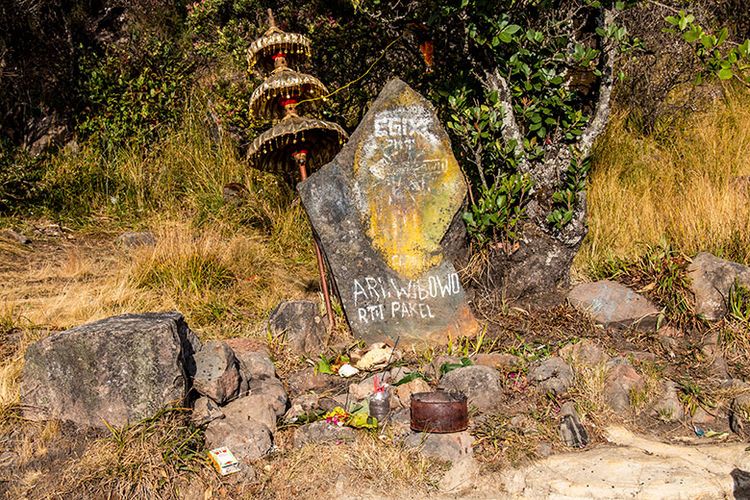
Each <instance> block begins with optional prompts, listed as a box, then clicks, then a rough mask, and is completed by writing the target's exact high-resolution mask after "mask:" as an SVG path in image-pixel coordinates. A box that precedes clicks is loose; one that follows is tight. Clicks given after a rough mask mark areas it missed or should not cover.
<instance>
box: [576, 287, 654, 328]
mask: <svg viewBox="0 0 750 500" xmlns="http://www.w3.org/2000/svg"><path fill="white" fill-rule="evenodd" d="M568 301H569V302H570V304H571V305H572V306H573V307H575V308H576V309H578V310H579V311H581V312H584V313H587V314H590V315H591V316H592V317H593V318H594V320H595V321H596V322H597V323H601V324H602V325H604V326H607V327H610V326H612V327H623V328H630V327H636V328H640V329H644V330H650V329H654V328H655V327H656V321H657V318H658V317H659V313H660V311H659V309H658V308H657V307H656V306H655V305H654V304H653V302H651V301H650V300H648V299H647V298H646V297H644V296H642V295H640V294H638V293H636V292H634V291H633V290H631V289H630V288H628V287H626V286H625V285H621V284H620V283H617V282H614V281H609V280H604V281H596V282H593V283H581V284H579V285H576V286H574V287H573V289H572V290H571V291H570V293H568Z"/></svg>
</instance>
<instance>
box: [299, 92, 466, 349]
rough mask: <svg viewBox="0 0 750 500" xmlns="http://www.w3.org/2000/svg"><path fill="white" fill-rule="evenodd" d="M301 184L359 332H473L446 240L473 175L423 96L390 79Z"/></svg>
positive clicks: (428, 338) (420, 340) (417, 335)
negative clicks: (466, 172)
mask: <svg viewBox="0 0 750 500" xmlns="http://www.w3.org/2000/svg"><path fill="white" fill-rule="evenodd" d="M297 187H298V190H299V193H300V197H301V199H302V203H303V205H304V207H305V210H306V211H307V214H308V216H309V218H310V221H311V223H312V225H313V227H314V228H315V231H316V233H317V234H318V235H319V236H320V240H321V243H322V247H323V250H324V252H325V254H326V257H327V260H328V262H329V264H330V268H331V273H332V275H333V279H334V281H335V282H336V288H337V290H338V292H339V295H340V298H341V303H342V305H343V309H344V313H345V314H346V317H347V320H348V322H349V325H350V326H351V329H352V332H353V333H354V335H355V336H356V337H359V338H363V339H364V340H366V341H367V342H368V343H372V342H376V341H383V340H385V339H386V338H388V337H391V338H394V339H395V338H396V337H400V338H401V342H402V345H403V344H429V343H442V342H445V341H447V340H448V338H449V337H452V338H457V337H460V336H463V335H474V334H475V333H476V331H477V330H478V326H479V325H478V324H477V322H476V320H475V318H474V316H473V314H472V312H471V310H470V309H469V306H468V303H467V301H466V296H465V293H464V289H463V287H462V285H461V282H460V280H459V276H458V273H457V272H456V269H455V267H454V265H453V263H452V262H451V261H450V259H449V258H448V257H447V256H446V255H447V254H449V253H450V252H449V251H448V249H447V248H445V247H444V246H443V242H444V236H445V235H446V233H448V232H449V229H450V228H451V226H452V224H453V223H454V221H455V222H456V223H457V224H460V223H461V221H460V213H459V212H460V209H461V207H462V205H463V203H464V198H465V196H466V193H467V186H466V181H465V180H464V177H463V174H462V173H461V169H460V167H459V165H458V162H457V161H456V159H455V157H454V156H453V152H452V150H451V146H450V140H449V138H448V135H447V134H446V132H445V130H444V129H443V127H442V125H441V124H440V122H439V120H438V118H437V116H436V114H435V111H434V109H433V107H432V105H431V104H430V103H429V102H428V101H427V100H426V99H424V98H423V97H422V96H420V95H419V94H418V93H416V92H415V91H414V90H412V89H411V88H410V87H409V86H408V85H407V84H405V83H404V82H402V81H401V80H398V79H394V80H391V81H390V82H388V84H387V85H386V86H385V87H384V88H383V90H382V91H381V93H380V95H379V96H378V98H377V99H376V100H375V102H374V103H373V104H372V106H370V109H369V111H368V112H367V115H366V116H365V117H364V119H363V120H362V122H361V123H360V125H359V127H358V128H357V130H356V131H355V132H354V133H353V134H352V136H351V138H350V140H349V142H348V143H347V144H346V145H345V146H344V148H343V149H342V150H341V152H340V153H339V154H338V155H337V156H336V158H334V160H333V161H332V162H331V163H329V164H328V165H326V166H324V167H323V168H321V169H320V170H318V171H317V172H316V173H314V174H312V175H311V176H310V177H309V178H308V179H307V180H306V181H303V182H301V183H300V184H298V186H297Z"/></svg>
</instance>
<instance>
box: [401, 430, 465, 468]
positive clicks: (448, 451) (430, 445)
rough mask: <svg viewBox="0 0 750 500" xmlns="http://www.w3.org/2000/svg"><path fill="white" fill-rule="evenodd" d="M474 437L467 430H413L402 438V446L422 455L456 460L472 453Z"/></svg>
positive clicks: (450, 460) (448, 460)
mask: <svg viewBox="0 0 750 500" xmlns="http://www.w3.org/2000/svg"><path fill="white" fill-rule="evenodd" d="M473 443H474V438H472V437H471V434H469V433H468V432H467V431H463V432H451V433H448V434H432V433H429V432H413V433H412V434H410V435H409V436H408V437H407V438H406V439H405V440H404V446H405V447H406V448H411V449H415V450H417V451H419V453H421V454H422V455H424V456H426V457H428V458H434V459H436V460H444V461H447V462H458V461H459V460H461V459H463V458H466V457H471V456H473V454H474V450H473V449H472V444H473Z"/></svg>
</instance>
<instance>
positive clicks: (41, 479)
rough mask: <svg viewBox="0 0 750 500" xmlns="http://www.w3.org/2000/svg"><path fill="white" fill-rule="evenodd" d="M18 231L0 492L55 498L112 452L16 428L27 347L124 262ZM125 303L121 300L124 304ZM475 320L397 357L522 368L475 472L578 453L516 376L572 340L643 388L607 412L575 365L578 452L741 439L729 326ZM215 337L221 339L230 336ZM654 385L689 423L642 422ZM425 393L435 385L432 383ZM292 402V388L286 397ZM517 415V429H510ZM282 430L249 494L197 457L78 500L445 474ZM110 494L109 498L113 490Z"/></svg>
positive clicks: (536, 317) (93, 241) (427, 490)
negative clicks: (451, 340)
mask: <svg viewBox="0 0 750 500" xmlns="http://www.w3.org/2000/svg"><path fill="white" fill-rule="evenodd" d="M24 229H25V231H26V233H28V235H29V236H30V237H31V239H32V243H31V244H28V245H23V244H19V243H18V242H16V241H14V240H13V239H11V238H8V237H7V236H5V237H0V312H2V323H1V324H2V325H3V326H2V327H0V403H2V404H1V405H0V410H1V411H2V412H1V413H0V494H4V495H5V496H6V497H8V498H21V497H29V498H43V497H59V496H61V495H63V493H64V492H66V491H67V492H70V491H71V490H70V489H67V490H66V488H69V487H70V485H71V484H75V481H73V480H72V478H71V477H70V476H71V474H73V475H75V474H83V475H84V476H85V475H86V474H84V473H82V472H81V470H80V469H77V468H76V466H77V464H78V463H79V462H80V461H81V457H83V456H85V455H87V454H88V455H90V454H91V453H92V452H93V451H96V450H99V451H101V450H102V449H107V448H108V447H110V448H111V447H115V446H117V444H116V443H115V442H114V441H113V440H112V436H110V435H108V433H107V432H101V431H82V430H80V429H75V428H74V427H72V426H70V425H68V424H58V423H47V424H43V423H32V422H27V421H24V420H23V419H22V417H21V412H20V407H19V406H18V384H19V377H20V369H21V366H22V353H23V350H24V349H25V347H26V346H27V345H28V344H29V343H30V342H32V341H33V340H35V339H38V338H41V337H43V336H45V335H48V334H49V333H50V332H52V331H56V330H60V329H64V328H68V327H70V326H74V325H76V324H80V323H82V322H85V321H88V320H90V319H94V318H97V317H102V316H104V315H106V314H107V313H109V312H111V311H113V310H117V307H116V306H115V307H113V306H112V305H111V304H110V305H109V306H107V307H103V306H102V305H101V303H99V302H98V301H100V300H101V298H102V297H107V296H108V294H111V293H112V292H111V290H110V289H111V288H112V287H115V286H116V285H117V283H118V280H119V279H120V277H121V276H122V274H123V273H124V272H125V270H126V269H127V267H128V265H129V259H130V257H129V256H128V254H127V252H126V251H124V250H123V249H122V248H120V247H119V246H118V245H116V244H115V243H114V238H115V236H116V235H115V234H113V233H111V232H101V233H91V232H88V233H80V232H74V231H71V230H69V229H66V228H64V227H61V226H59V225H55V224H49V223H41V222H37V223H28V225H27V226H25V228H24ZM129 303H130V302H128V301H124V302H123V303H122V304H121V307H123V308H125V307H127V306H128V304H129ZM480 317H481V319H483V320H484V321H486V322H487V331H486V333H485V335H484V336H483V337H482V339H481V341H480V342H477V341H476V340H471V339H462V340H459V341H457V342H456V343H455V344H454V345H451V346H443V347H438V348H435V349H431V350H429V351H419V352H417V351H411V352H410V351H408V350H407V351H405V353H404V359H403V361H402V363H403V364H405V365H406V366H408V367H409V368H411V369H413V370H419V371H422V372H424V373H426V374H428V373H429V372H430V370H431V369H434V368H431V367H432V366H433V365H434V360H435V359H436V358H438V357H439V356H441V355H456V356H463V355H469V356H471V355H474V354H478V353H491V352H503V353H510V354H514V355H516V356H518V357H519V359H520V360H521V361H522V367H521V369H519V370H513V372H512V373H511V372H507V373H502V374H501V375H502V376H503V397H502V400H501V401H500V402H499V406H498V409H497V411H495V412H493V413H492V414H491V415H482V416H475V417H474V418H472V420H471V424H470V431H471V432H472V435H473V436H474V438H475V444H474V454H475V456H476V458H477V460H478V463H479V466H480V467H481V470H482V473H483V474H484V475H487V474H495V473H501V472H503V471H506V472H507V471H508V470H509V468H518V467H523V466H528V465H529V464H531V463H533V462H534V461H537V460H542V459H544V457H546V456H548V455H550V454H551V455H553V456H554V455H556V454H560V453H573V452H575V451H574V450H571V449H570V448H567V447H566V446H565V445H564V444H563V443H562V442H561V440H560V438H559V435H558V431H557V422H558V421H559V415H558V412H559V409H560V406H561V405H562V403H563V402H564V400H563V399H556V398H554V397H550V396H549V395H546V394H541V393H540V392H539V391H537V390H536V389H535V388H534V387H532V385H531V384H530V383H529V382H528V381H527V380H526V378H525V369H526V368H527V367H528V365H529V364H531V363H533V362H534V361H536V360H538V359H544V358H545V357H547V356H549V355H554V354H556V353H557V352H558V350H559V349H560V348H561V347H563V346H565V345H567V344H570V343H572V342H577V341H579V340H580V339H593V340H594V341H595V342H596V343H597V344H598V345H600V346H601V347H603V348H604V349H605V351H606V352H607V353H608V354H609V355H610V356H612V357H616V356H621V357H624V358H627V359H629V360H630V362H631V363H632V365H633V366H634V367H635V368H636V370H638V372H639V373H641V374H642V375H643V377H644V379H645V380H646V390H645V391H644V393H643V394H641V395H640V396H639V398H638V400H637V401H636V402H635V404H634V406H633V408H632V409H631V411H628V412H626V413H623V414H615V413H614V412H612V411H611V410H609V409H608V408H607V407H606V405H604V404H603V403H602V401H603V399H602V394H601V390H602V387H601V383H602V380H603V378H602V374H601V373H594V372H591V371H586V369H585V368H584V367H580V366H573V368H574V371H575V373H576V380H577V382H576V383H575V384H574V386H573V388H572V389H571V391H570V393H569V395H568V396H567V397H566V398H565V399H570V400H573V401H574V402H575V403H576V405H577V408H578V409H579V411H580V413H581V416H582V421H583V423H584V425H585V426H586V427H587V429H588V431H589V434H590V436H591V438H592V439H591V444H590V445H589V446H588V449H592V448H593V449H597V448H599V447H602V446H604V445H605V444H606V442H607V440H606V438H605V435H604V429H605V428H607V427H608V426H611V425H614V424H617V425H622V426H624V427H625V428H627V429H628V430H630V431H632V432H634V433H636V434H638V435H640V436H646V437H648V438H650V439H653V440H657V441H660V442H664V443H672V444H705V443H709V442H710V443H717V442H718V443H739V442H742V440H741V438H740V437H738V436H737V435H735V434H733V433H732V432H731V430H730V428H729V424H728V419H727V413H728V410H729V404H730V402H731V399H732V397H733V392H732V389H731V388H730V387H728V385H727V383H726V382H725V381H726V380H727V379H728V378H735V379H740V380H744V379H745V378H746V377H747V376H748V370H749V367H748V364H747V363H746V360H745V358H744V356H743V353H744V352H745V351H743V350H742V349H741V346H742V345H744V344H742V343H741V342H739V341H738V340H737V339H736V338H733V337H731V335H728V334H727V333H726V332H727V330H726V328H725V326H726V325H723V326H713V327H710V326H703V327H701V326H700V325H698V326H697V327H695V328H692V329H680V330H678V329H674V331H672V332H671V333H670V334H669V335H665V334H664V332H663V331H662V332H661V333H657V332H650V333H643V332H638V331H635V330H624V331H623V330H612V329H604V328H601V327H599V326H597V325H595V324H594V323H593V322H592V321H591V320H590V319H588V318H586V317H584V316H582V315H581V314H579V313H577V312H576V311H575V310H573V309H572V308H570V307H568V306H566V305H561V306H558V307H556V308H553V309H549V310H545V311H527V310H523V309H519V308H514V307H510V306H507V305H504V304H495V306H494V307H485V308H484V312H483V314H482V315H481V316H480ZM199 333H200V332H199ZM226 336H232V334H231V332H229V333H228V334H227V335H226ZM342 339H343V340H342ZM339 340H342V341H341V342H339V343H338V344H337V345H336V346H335V348H332V350H331V353H335V352H341V349H342V346H344V345H346V341H347V339H346V336H345V335H343V337H342V338H340V339H339ZM269 347H270V350H271V352H273V353H274V356H275V357H276V361H277V368H278V370H279V375H280V377H281V378H282V379H287V378H289V377H290V376H292V375H293V374H294V373H295V372H299V371H304V370H307V371H309V372H310V375H312V368H311V365H310V364H309V363H304V362H301V361H299V360H296V361H290V360H289V359H288V358H287V357H286V355H285V353H284V352H283V346H279V345H270V346H269ZM428 378H429V377H428ZM664 379H670V380H673V381H675V383H677V384H680V387H681V388H683V392H681V395H682V396H681V397H682V399H681V400H682V402H683V403H684V404H685V406H686V408H688V409H689V410H692V411H693V414H692V415H690V412H688V416H686V418H685V419H683V420H681V421H677V422H665V421H663V420H662V419H660V418H659V416H658V415H656V414H655V413H654V412H653V411H652V408H653V405H654V404H655V403H656V402H657V400H658V398H659V393H658V390H657V387H658V385H659V382H660V381H661V380H664ZM348 383H349V381H344V380H341V379H339V378H337V377H331V379H330V380H328V381H327V385H326V386H325V388H324V389H322V391H323V392H324V393H325V394H327V395H330V396H335V395H337V394H342V393H345V392H346V390H347V385H348ZM431 383H433V384H434V383H435V377H434V376H433V378H432V380H431ZM295 396H296V394H295V393H294V389H293V388H290V399H293V398H294V397H295ZM699 410H700V411H699ZM699 414H700V416H701V418H702V420H701V422H700V424H697V423H696V422H695V421H694V420H695V418H696V416H697V415H699ZM519 416H523V418H516V419H514V418H513V417H519ZM696 426H697V427H696ZM698 428H700V430H701V431H702V432H703V437H700V436H699V434H700V432H699V430H698ZM706 431H712V432H711V433H710V435H711V436H714V437H706V435H705V432H706ZM293 432H294V428H293V427H289V428H284V429H282V430H280V431H279V432H278V434H277V437H276V444H277V448H278V451H277V453H275V454H273V455H272V456H271V457H269V458H268V459H266V460H263V461H260V462H258V463H256V464H253V465H254V471H255V472H254V477H253V478H250V480H249V481H248V482H247V483H246V484H235V483H233V482H232V480H226V481H224V482H222V481H220V480H219V479H218V478H216V476H215V474H213V472H212V471H211V470H210V469H209V468H208V466H207V465H206V464H205V460H203V459H196V460H197V461H195V462H194V464H195V463H197V464H198V468H197V469H196V468H195V467H193V468H192V469H191V468H185V469H184V470H180V469H179V468H178V469H175V470H177V472H174V471H172V472H169V473H164V476H165V477H164V478H162V479H163V481H162V483H159V484H161V486H158V488H156V489H154V490H150V489H148V488H145V487H143V488H141V489H138V488H135V489H130V490H129V489H127V488H122V485H121V484H119V483H118V481H119V482H123V481H128V480H130V481H133V482H136V483H137V482H138V481H141V482H144V481H146V482H149V481H152V482H153V479H150V478H149V479H148V480H147V479H144V477H145V476H144V474H145V475H148V474H157V475H158V474H159V473H158V471H148V472H143V471H141V472H140V474H142V475H141V476H137V477H136V476H128V475H127V474H121V475H119V476H118V475H117V474H109V473H107V474H100V476H101V477H100V476H97V475H96V474H97V473H92V474H91V475H90V477H89V476H87V481H88V482H87V483H86V484H87V485H88V486H90V487H91V489H90V490H85V491H89V493H88V494H86V495H84V496H88V495H89V494H91V495H93V493H90V492H95V491H100V492H105V491H109V492H110V494H112V492H115V493H114V495H113V496H114V497H118V496H122V497H128V496H131V497H139V496H142V495H146V494H147V493H148V492H153V491H160V492H166V493H164V495H165V496H175V497H176V496H179V497H191V498H192V497H195V498H222V497H227V498H228V497H232V498H243V497H248V496H253V497H258V498H290V497H292V496H296V497H299V498H312V497H315V496H318V495H320V494H326V493H332V492H336V491H340V490H341V488H342V486H341V485H342V484H347V485H351V484H360V485H361V488H362V490H361V491H369V492H370V493H372V495H373V497H375V496H378V495H383V496H384V497H388V496H389V495H395V496H396V497H397V496H399V494H398V492H401V495H406V496H409V497H413V496H414V495H415V492H417V493H416V494H417V496H418V495H438V494H439V491H438V489H437V483H438V482H439V479H440V477H441V476H442V474H444V473H445V471H446V470H447V469H446V466H445V465H444V464H439V463H432V462H429V461H424V460H422V459H420V458H418V457H416V456H415V455H414V454H413V453H412V452H410V451H408V450H404V449H403V448H402V447H401V446H400V445H399V444H398V441H397V440H396V439H392V438H393V436H385V437H384V436H379V437H371V436H361V437H360V438H359V439H358V440H357V441H356V442H355V443H353V444H347V445H340V446H329V445H327V446H323V447H318V448H317V449H307V448H305V449H302V450H294V449H293V448H292V447H291V437H292V435H293ZM131 444H132V443H131ZM122 446H127V445H124V444H123V445H122ZM110 458H111V457H110ZM113 463H118V462H116V461H115V462H113ZM201 464H202V465H201ZM386 469H388V472H387V473H385V472H384V470H386ZM108 474H109V475H108ZM149 477H150V476H149ZM97 481H99V482H98V483H97ZM116 483H117V484H118V486H117V488H115V487H114V486H113V485H114V484H116ZM157 483H158V481H156V482H153V484H157ZM139 484H140V483H139ZM148 484H152V483H148ZM164 484H167V486H164ZM91 485H95V486H91ZM96 485H98V486H96ZM97 487H101V489H100V490H97V489H96V488H97ZM108 487H109V489H107V488H108ZM118 488H119V489H118ZM159 488H161V489H159ZM82 491H84V490H82ZM188 493H189V494H188ZM63 496H64V495H63ZM93 496H96V495H93Z"/></svg>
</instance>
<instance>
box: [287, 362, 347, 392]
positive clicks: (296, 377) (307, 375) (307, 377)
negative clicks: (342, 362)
mask: <svg viewBox="0 0 750 500" xmlns="http://www.w3.org/2000/svg"><path fill="white" fill-rule="evenodd" d="M337 382H343V381H342V380H341V379H340V378H338V377H333V376H331V375H326V374H323V373H315V372H314V371H313V369H312V368H305V369H303V370H298V371H296V372H293V373H290V374H289V376H288V377H287V378H286V383H287V385H288V386H289V390H290V391H291V392H292V394H303V393H305V392H310V391H315V392H323V391H325V390H326V389H330V388H331V387H333V386H335V385H336V383H337Z"/></svg>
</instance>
